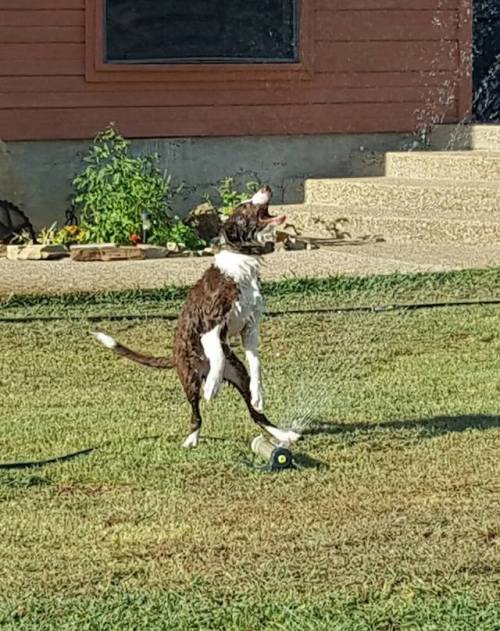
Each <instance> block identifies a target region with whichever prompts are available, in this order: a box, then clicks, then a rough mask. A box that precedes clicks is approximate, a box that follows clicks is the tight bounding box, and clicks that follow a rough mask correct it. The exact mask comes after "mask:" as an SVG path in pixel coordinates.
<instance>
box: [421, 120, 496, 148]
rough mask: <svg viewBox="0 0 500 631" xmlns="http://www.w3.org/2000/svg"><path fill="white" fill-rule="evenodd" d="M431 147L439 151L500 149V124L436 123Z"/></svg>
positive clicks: (432, 133) (431, 137)
mask: <svg viewBox="0 0 500 631" xmlns="http://www.w3.org/2000/svg"><path fill="white" fill-rule="evenodd" d="M430 147H431V149H436V150H438V151H453V150H459V151H460V150H463V149H480V150H485V151H500V125H486V124H480V125H460V124H458V125H436V127H434V128H433V129H432V131H431V135H430Z"/></svg>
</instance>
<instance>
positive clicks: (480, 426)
mask: <svg viewBox="0 0 500 631" xmlns="http://www.w3.org/2000/svg"><path fill="white" fill-rule="evenodd" d="M498 427H500V416H497V415H494V414H459V415H456V416H448V415H441V416H431V417H429V418H419V419H408V420H392V421H382V422H381V423H376V422H373V423H368V422H354V423H349V422H346V423H335V422H328V421H327V420H326V419H315V420H314V421H313V422H312V423H311V425H310V426H309V427H308V428H307V429H305V430H304V432H303V435H304V436H317V435H322V434H327V435H335V434H341V435H347V434H352V433H365V432H366V433H369V432H374V431H380V430H389V431H390V430H394V431H401V430H403V431H404V430H410V431H412V430H417V431H418V436H419V437H422V438H431V437H434V436H441V435H443V434H449V433H454V432H465V431H468V430H485V429H494V428H498Z"/></svg>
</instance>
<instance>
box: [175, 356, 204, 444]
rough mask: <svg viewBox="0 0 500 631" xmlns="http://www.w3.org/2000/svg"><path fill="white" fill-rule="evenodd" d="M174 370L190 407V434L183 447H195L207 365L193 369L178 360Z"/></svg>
mask: <svg viewBox="0 0 500 631" xmlns="http://www.w3.org/2000/svg"><path fill="white" fill-rule="evenodd" d="M176 369H177V374H178V376H179V379H180V382H181V384H182V388H183V390H184V392H185V394H186V398H187V400H188V401H189V405H190V406H191V433H190V434H189V436H188V437H187V438H186V440H185V441H184V443H183V447H197V445H198V442H199V439H200V430H201V412H200V393H201V384H202V381H203V379H204V377H205V375H206V374H207V372H208V364H206V365H205V364H202V365H200V366H196V367H195V366H193V365H192V364H191V362H189V361H188V360H186V359H185V358H179V359H178V363H177V364H176Z"/></svg>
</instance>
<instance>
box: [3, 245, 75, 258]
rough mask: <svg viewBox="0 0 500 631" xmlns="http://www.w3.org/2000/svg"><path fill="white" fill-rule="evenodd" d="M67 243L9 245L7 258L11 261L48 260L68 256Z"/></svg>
mask: <svg viewBox="0 0 500 631" xmlns="http://www.w3.org/2000/svg"><path fill="white" fill-rule="evenodd" d="M68 255H69V252H68V248H67V247H66V246H65V245H43V244H30V245H8V246H7V258H8V259H10V260H11V261H47V260H51V259H61V258H64V257H65V256H68Z"/></svg>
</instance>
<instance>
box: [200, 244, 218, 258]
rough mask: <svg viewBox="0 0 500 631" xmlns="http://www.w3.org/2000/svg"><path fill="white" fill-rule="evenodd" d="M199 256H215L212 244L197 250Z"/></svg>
mask: <svg viewBox="0 0 500 631" xmlns="http://www.w3.org/2000/svg"><path fill="white" fill-rule="evenodd" d="M197 254H198V256H214V254H215V251H214V249H213V248H211V247H210V246H209V247H207V248H203V250H198V251H197Z"/></svg>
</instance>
